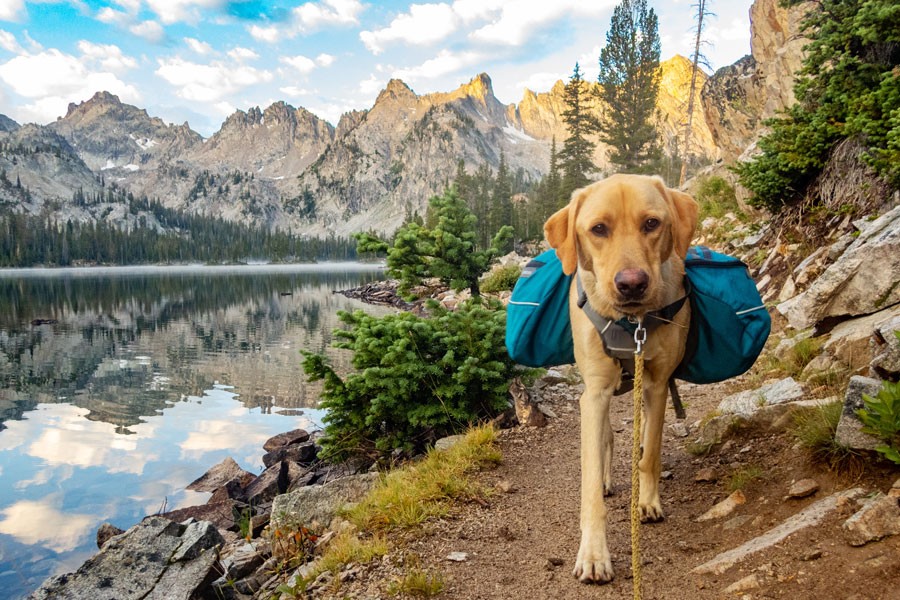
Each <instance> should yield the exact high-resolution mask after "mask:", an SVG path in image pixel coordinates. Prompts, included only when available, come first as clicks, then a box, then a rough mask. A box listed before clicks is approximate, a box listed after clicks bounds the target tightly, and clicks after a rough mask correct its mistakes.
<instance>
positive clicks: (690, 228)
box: [544, 175, 698, 315]
mask: <svg viewBox="0 0 900 600" xmlns="http://www.w3.org/2000/svg"><path fill="white" fill-rule="evenodd" d="M697 212H698V207H697V203H696V202H695V201H694V199H693V198H691V197H690V196H688V195H687V194H685V193H682V192H679V191H676V190H672V189H669V188H667V187H666V186H665V184H664V183H663V181H662V180H661V179H660V178H658V177H648V176H644V175H613V176H612V177H609V178H607V179H604V180H602V181H598V182H597V183H594V184H591V185H589V186H587V187H585V188H582V189H579V190H576V191H575V192H573V194H572V199H571V201H570V202H569V204H568V206H566V207H565V208H563V209H561V210H559V211H558V212H556V213H555V214H553V215H552V216H551V217H550V218H549V219H548V220H547V222H546V223H545V224H544V235H545V236H546V237H547V241H548V242H549V243H550V246H551V247H553V248H555V249H556V253H557V256H559V259H560V260H561V261H562V265H563V271H565V273H566V274H567V275H570V274H572V273H574V272H575V269H576V267H578V268H581V269H583V270H585V271H588V272H590V273H591V274H593V279H594V280H595V281H596V283H595V285H593V286H591V287H592V288H593V289H591V290H589V296H590V297H591V299H592V304H594V303H595V302H598V303H599V304H600V306H595V307H594V308H595V309H597V310H598V311H601V313H604V314H607V315H612V314H628V315H642V314H644V313H646V312H648V311H651V310H654V309H657V308H660V306H661V304H660V302H661V300H662V296H663V289H664V286H665V284H666V281H664V279H665V278H666V277H667V276H668V273H669V272H670V271H671V270H672V269H673V268H676V267H674V265H675V264H676V263H681V262H683V260H684V257H685V255H686V254H687V251H688V247H689V246H690V243H691V238H693V236H694V229H695V226H696V221H697ZM677 269H678V271H681V270H682V269H683V267H682V266H678V267H677Z"/></svg>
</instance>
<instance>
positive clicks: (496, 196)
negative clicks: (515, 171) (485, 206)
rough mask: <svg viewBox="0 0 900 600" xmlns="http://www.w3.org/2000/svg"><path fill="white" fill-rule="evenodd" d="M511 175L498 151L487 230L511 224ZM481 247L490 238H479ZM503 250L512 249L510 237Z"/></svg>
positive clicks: (487, 242) (485, 245) (496, 229)
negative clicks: (498, 158)
mask: <svg viewBox="0 0 900 600" xmlns="http://www.w3.org/2000/svg"><path fill="white" fill-rule="evenodd" d="M512 195H513V191H512V176H511V175H510V173H509V166H508V165H507V163H506V156H505V155H504V154H503V152H501V153H500V165H499V166H498V167H497V177H496V178H495V179H494V185H493V186H492V189H491V206H490V212H489V214H488V216H489V222H490V227H489V229H488V232H491V231H499V230H500V228H501V227H503V226H504V225H512V200H511V199H512ZM479 244H480V245H481V247H482V248H484V247H487V246H488V245H489V244H490V239H488V236H485V237H483V238H481V239H479ZM501 249H502V250H504V251H505V252H509V251H510V250H512V239H510V240H509V241H508V242H506V243H505V244H504V246H503V247H502V248H501Z"/></svg>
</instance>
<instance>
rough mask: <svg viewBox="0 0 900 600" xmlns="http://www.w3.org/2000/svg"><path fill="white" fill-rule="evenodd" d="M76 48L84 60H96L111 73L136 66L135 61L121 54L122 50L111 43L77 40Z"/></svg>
mask: <svg viewBox="0 0 900 600" xmlns="http://www.w3.org/2000/svg"><path fill="white" fill-rule="evenodd" d="M78 49H79V50H80V51H81V53H82V58H83V59H85V61H86V62H88V61H92V62H97V63H99V64H100V66H101V67H103V68H104V69H106V70H108V71H111V72H113V73H122V72H124V71H128V70H130V69H134V68H137V61H136V60H135V59H133V58H131V57H130V56H126V55H124V54H122V50H121V49H120V48H119V47H118V46H115V45H113V44H94V43H93V42H88V41H87V40H81V41H80V42H78Z"/></svg>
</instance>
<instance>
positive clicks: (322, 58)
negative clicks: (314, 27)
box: [316, 52, 336, 67]
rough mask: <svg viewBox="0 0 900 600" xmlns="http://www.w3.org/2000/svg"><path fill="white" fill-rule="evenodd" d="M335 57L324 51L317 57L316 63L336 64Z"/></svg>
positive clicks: (328, 65)
mask: <svg viewBox="0 0 900 600" xmlns="http://www.w3.org/2000/svg"><path fill="white" fill-rule="evenodd" d="M335 60H336V59H335V57H334V56H332V55H331V54H325V53H324V52H323V53H322V54H320V55H318V56H317V57H316V64H317V65H319V66H320V67H330V66H331V65H333V64H334V61H335Z"/></svg>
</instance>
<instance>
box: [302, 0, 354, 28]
mask: <svg viewBox="0 0 900 600" xmlns="http://www.w3.org/2000/svg"><path fill="white" fill-rule="evenodd" d="M362 10H363V5H362V3H361V2H359V1H358V0H323V1H322V2H307V3H305V4H301V5H300V6H298V7H296V8H295V9H294V11H293V12H294V17H295V19H296V21H297V24H298V25H300V26H302V27H303V29H305V30H310V29H318V28H320V27H322V26H324V25H356V24H357V23H359V19H357V15H359V13H360V12H362Z"/></svg>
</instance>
